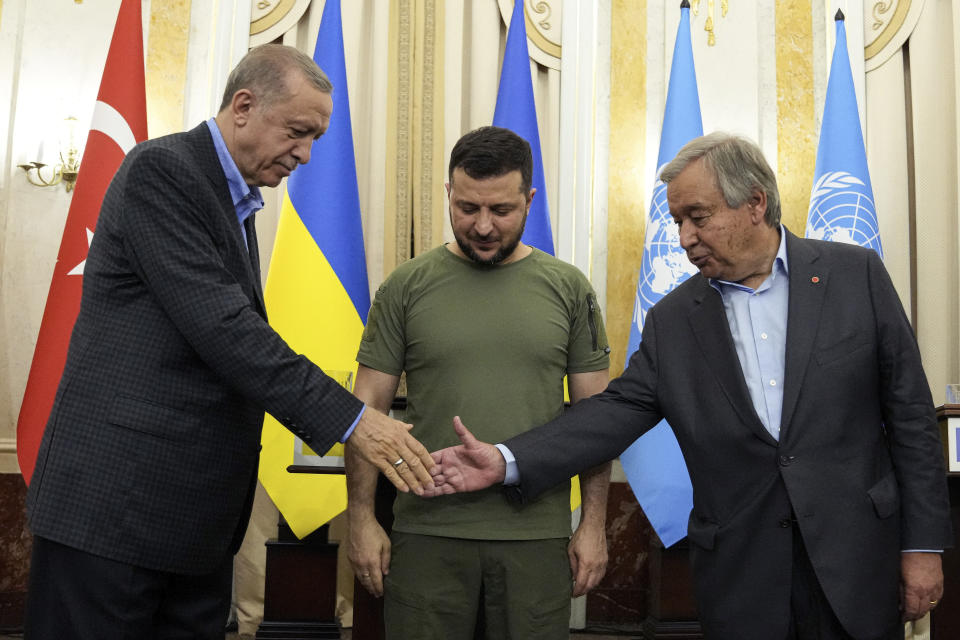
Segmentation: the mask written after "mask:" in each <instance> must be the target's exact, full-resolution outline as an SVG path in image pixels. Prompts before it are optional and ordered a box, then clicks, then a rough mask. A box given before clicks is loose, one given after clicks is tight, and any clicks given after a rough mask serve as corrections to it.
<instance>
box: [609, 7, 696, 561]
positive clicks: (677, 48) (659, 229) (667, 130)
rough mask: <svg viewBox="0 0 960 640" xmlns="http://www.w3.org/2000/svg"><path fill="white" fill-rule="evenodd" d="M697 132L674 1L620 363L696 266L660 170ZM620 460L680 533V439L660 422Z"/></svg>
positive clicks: (684, 24) (658, 525) (658, 517)
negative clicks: (673, 35) (659, 121)
mask: <svg viewBox="0 0 960 640" xmlns="http://www.w3.org/2000/svg"><path fill="white" fill-rule="evenodd" d="M702 135H703V122H702V121H701V119H700V95H699V93H698V92H697V74H696V71H695V70H694V66H693V45H692V43H691V41H690V4H689V3H688V2H687V1H686V0H684V1H683V2H682V3H681V5H680V24H679V25H678V26H677V39H676V43H675V44H674V48H673V62H672V63H671V67H670V84H669V86H668V87H667V103H666V105H665V107H664V111H663V127H662V128H661V131H660V151H659V154H658V156H657V176H658V177H657V180H656V184H655V185H654V187H653V197H652V198H651V200H650V216H649V218H648V219H647V231H646V235H645V239H644V246H643V258H642V259H641V264H640V277H639V278H638V281H637V298H636V302H635V306H634V309H633V322H632V323H631V325H630V341H629V343H628V344H627V364H629V359H630V356H631V355H633V353H634V352H635V351H636V350H637V348H638V347H639V346H640V338H641V331H642V330H643V321H644V319H645V318H646V316H647V312H648V311H649V310H650V307H652V306H653V305H654V304H656V303H657V302H658V301H659V300H660V298H662V297H663V296H665V295H667V294H668V293H670V291H672V290H673V289H674V287H676V286H677V285H678V284H680V283H681V282H683V281H684V280H686V279H687V278H689V277H690V276H691V275H693V274H694V273H696V272H697V269H696V268H695V267H694V266H693V265H692V264H691V263H690V261H689V260H687V256H686V253H685V252H684V250H683V249H682V248H681V247H680V236H679V232H678V231H677V225H675V224H674V223H673V217H672V216H671V215H670V210H669V209H668V207H667V185H665V184H664V183H663V182H661V181H660V179H659V175H660V170H661V169H662V168H663V166H664V165H665V164H667V163H668V162H670V161H671V160H673V158H674V156H676V155H677V152H678V151H680V149H681V148H682V147H683V145H685V144H687V143H688V142H690V140H692V139H693V138H697V137H699V136H702ZM620 464H622V465H623V471H624V473H625V474H626V476H627V480H628V481H629V482H630V488H631V489H633V493H634V495H636V496H637V502H639V503H640V506H641V507H643V512H644V513H645V514H646V516H647V519H648V520H649V521H650V524H651V525H652V526H653V528H654V530H655V531H656V532H657V535H658V536H660V542H662V543H663V546H665V547H669V546H670V545H672V544H673V543H675V542H677V541H678V540H681V539H682V538H684V537H686V535H687V520H688V518H689V516H690V510H691V509H692V508H693V488H692V486H691V485H690V474H688V473H687V467H686V464H685V463H684V461H683V455H682V454H681V453H680V445H679V444H678V443H677V438H676V437H675V436H674V435H673V431H672V430H671V429H670V425H668V424H667V422H666V421H665V420H662V421H660V424H658V425H657V426H656V427H654V428H653V429H651V430H650V431H648V432H647V433H646V434H644V435H643V436H642V437H640V438H639V439H638V440H637V441H636V442H634V443H633V444H632V445H630V447H628V448H627V450H626V451H624V452H623V453H622V454H620Z"/></svg>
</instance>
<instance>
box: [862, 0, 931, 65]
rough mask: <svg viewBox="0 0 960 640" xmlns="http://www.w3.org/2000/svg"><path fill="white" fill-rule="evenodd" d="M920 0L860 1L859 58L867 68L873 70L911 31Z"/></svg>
mask: <svg viewBox="0 0 960 640" xmlns="http://www.w3.org/2000/svg"><path fill="white" fill-rule="evenodd" d="M922 11H923V0H864V2H863V46H864V49H863V57H864V61H865V64H864V67H865V69H866V70H867V71H870V70H872V69H876V68H877V67H879V66H880V65H882V64H883V63H884V62H886V61H887V59H889V58H890V56H891V55H893V54H894V53H895V52H896V51H898V50H899V49H900V47H902V46H903V43H904V42H906V41H907V38H909V37H910V34H911V33H913V29H914V27H916V25H917V21H918V20H919V19H920V13H921V12H922Z"/></svg>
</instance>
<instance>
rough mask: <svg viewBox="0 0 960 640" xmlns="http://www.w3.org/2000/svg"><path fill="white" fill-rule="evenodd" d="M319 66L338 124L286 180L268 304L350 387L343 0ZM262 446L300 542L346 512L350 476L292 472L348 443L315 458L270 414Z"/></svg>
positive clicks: (356, 338) (359, 265)
mask: <svg viewBox="0 0 960 640" xmlns="http://www.w3.org/2000/svg"><path fill="white" fill-rule="evenodd" d="M313 59H314V61H315V62H316V63H317V64H318V65H319V66H320V68H321V69H323V70H324V71H325V72H326V73H327V75H328V76H329V78H330V80H331V82H333V86H334V90H333V116H332V117H331V119H330V128H329V129H328V130H327V132H326V134H324V136H323V137H322V138H320V139H319V140H317V141H316V142H314V143H313V149H312V151H311V159H310V162H309V163H308V164H307V165H305V166H303V167H301V168H299V169H297V171H296V172H294V173H293V175H292V176H290V179H289V180H288V181H287V194H286V196H285V197H284V201H283V209H282V210H281V212H280V222H279V227H278V229H277V238H276V244H275V245H274V250H273V256H272V258H271V260H270V272H269V274H268V276H267V286H266V288H265V291H264V300H265V302H266V305H267V313H268V315H269V318H270V324H271V325H272V326H273V327H274V328H275V329H276V330H277V332H278V333H279V334H280V335H281V336H283V338H284V340H286V341H287V344H289V345H290V347H291V348H292V349H293V350H294V351H296V352H298V353H302V354H304V355H305V356H307V357H308V358H310V360H312V361H313V362H314V363H315V364H317V365H318V366H319V367H320V368H321V369H323V370H324V371H325V372H326V373H327V374H328V375H330V376H332V377H333V378H335V379H337V380H338V381H340V382H341V384H344V386H346V387H347V388H349V389H352V380H353V376H354V375H355V374H356V366H357V365H356V356H357V348H358V347H359V345H360V338H361V335H362V334H363V326H364V324H365V323H366V320H367V312H368V311H369V310H370V290H369V286H368V283H367V265H366V256H365V254H364V249H363V227H362V224H361V219H360V197H359V194H358V190H357V171H356V162H355V160H354V153H353V129H352V127H351V124H350V101H349V97H348V93H347V72H346V65H345V63H344V55H343V28H342V23H341V17H340V2H339V0H327V3H326V4H325V5H324V8H323V17H322V19H321V22H320V30H319V33H318V34H317V46H316V49H315V51H314V54H313ZM262 444H263V451H262V452H261V458H260V482H261V483H262V484H263V486H264V488H265V489H266V490H267V493H269V494H270V497H271V498H272V499H273V502H274V503H275V504H276V505H277V508H278V509H279V510H280V512H281V513H282V514H283V517H284V518H285V519H286V521H287V523H288V524H289V525H290V528H291V529H292V530H293V532H294V533H295V534H296V535H297V536H298V537H301V538H302V537H303V536H305V535H307V534H309V533H310V532H311V531H313V530H314V529H316V528H317V527H319V526H321V525H322V524H324V523H325V522H327V521H328V520H330V519H331V518H333V517H334V516H335V515H337V514H338V513H340V512H341V511H343V510H344V508H346V505H347V493H346V480H345V478H344V476H342V475H315V474H291V473H288V472H287V466H288V465H290V464H293V462H294V458H295V456H296V457H297V459H298V462H300V461H306V462H310V461H313V462H320V463H323V461H324V460H326V461H330V460H331V458H332V461H333V463H334V464H337V463H338V462H340V460H339V458H342V456H343V447H342V445H336V446H335V447H334V448H333V449H332V450H331V451H330V452H328V453H327V455H326V456H325V457H321V456H317V455H316V454H315V453H314V452H312V451H310V450H309V449H308V448H306V447H305V445H303V443H302V442H300V441H299V440H298V439H297V438H296V437H295V436H294V435H293V434H292V433H290V432H289V431H287V430H286V429H285V428H284V427H282V426H281V425H280V424H279V423H278V422H277V421H276V420H274V419H273V417H271V416H269V415H268V416H267V417H266V419H265V421H264V425H263V436H262ZM317 453H320V454H322V453H324V452H317Z"/></svg>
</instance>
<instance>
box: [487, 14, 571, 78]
mask: <svg viewBox="0 0 960 640" xmlns="http://www.w3.org/2000/svg"><path fill="white" fill-rule="evenodd" d="M516 2H523V17H524V18H525V22H526V27H527V49H529V53H530V57H531V58H533V59H534V60H535V61H537V62H538V63H540V64H542V65H543V66H545V67H550V68H551V69H559V68H560V54H561V43H562V40H561V35H562V32H563V31H562V26H563V0H516ZM513 3H514V0H497V6H499V7H500V16H501V17H502V18H503V23H504V24H506V25H509V24H510V17H511V16H512V15H513Z"/></svg>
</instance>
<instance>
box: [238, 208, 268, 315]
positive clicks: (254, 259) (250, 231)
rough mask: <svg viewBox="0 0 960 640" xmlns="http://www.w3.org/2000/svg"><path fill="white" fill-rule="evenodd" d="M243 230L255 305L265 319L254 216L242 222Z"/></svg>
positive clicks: (265, 312)
mask: <svg viewBox="0 0 960 640" xmlns="http://www.w3.org/2000/svg"><path fill="white" fill-rule="evenodd" d="M243 224H244V229H246V232H247V249H249V251H250V269H251V272H252V276H253V290H254V292H255V293H256V300H257V304H258V305H259V307H260V309H259V310H260V314H261V315H263V316H264V317H266V315H267V311H266V305H265V304H264V303H263V289H262V287H261V285H260V250H259V248H258V245H257V225H256V214H250V215H249V216H248V217H247V219H246V220H244V221H243Z"/></svg>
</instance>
